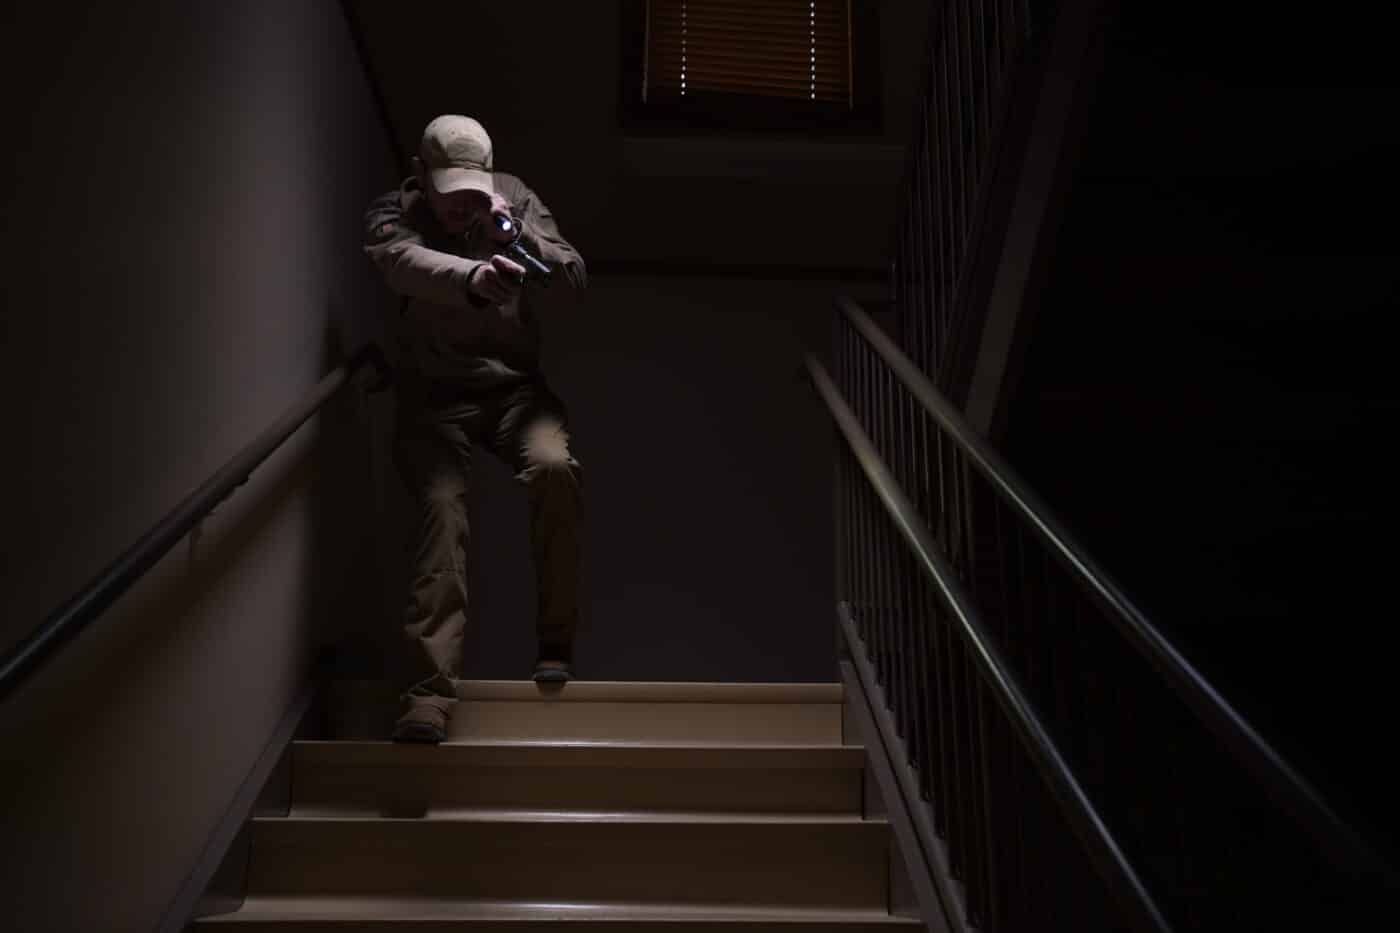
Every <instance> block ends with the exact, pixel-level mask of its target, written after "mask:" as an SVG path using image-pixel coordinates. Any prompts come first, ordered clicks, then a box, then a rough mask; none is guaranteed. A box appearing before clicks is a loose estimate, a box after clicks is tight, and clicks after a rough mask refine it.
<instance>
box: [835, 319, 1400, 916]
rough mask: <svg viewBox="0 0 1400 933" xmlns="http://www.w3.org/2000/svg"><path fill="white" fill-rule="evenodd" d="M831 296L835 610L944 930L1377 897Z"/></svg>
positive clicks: (1348, 831)
mask: <svg viewBox="0 0 1400 933" xmlns="http://www.w3.org/2000/svg"><path fill="white" fill-rule="evenodd" d="M838 308H839V311H840V313H839V314H838V315H837V327H838V334H837V338H836V343H835V364H834V365H835V367H836V371H837V375H836V377H835V378H834V379H833V378H832V377H831V376H830V375H828V374H827V372H826V370H825V369H824V368H823V367H822V365H821V364H820V363H819V362H818V361H817V360H816V359H815V358H814V357H810V356H809V357H808V368H809V371H810V372H811V375H812V378H813V380H814V381H815V383H816V385H817V387H818V390H819V391H820V393H821V394H822V396H823V397H824V399H825V401H826V403H827V405H828V407H829V408H830V410H831V413H832V416H833V418H834V419H835V421H836V424H837V426H838V427H839V428H840V431H841V433H842V435H843V436H844V438H845V441H846V443H845V444H843V445H840V452H839V456H838V464H837V521H838V525H837V534H838V554H837V567H838V578H837V592H838V623H839V627H840V629H841V631H842V632H843V633H844V636H845V640H846V642H847V644H848V646H849V648H850V653H851V656H852V657H853V659H855V661H856V665H855V666H856V667H857V669H858V670H860V671H861V672H862V687H863V688H864V689H865V690H866V692H867V695H868V696H871V697H876V698H878V700H877V701H876V702H877V703H878V704H883V706H884V707H885V708H886V709H887V711H888V714H889V715H888V716H887V717H886V722H887V723H888V728H889V729H892V730H893V732H894V734H893V735H882V740H883V741H884V743H885V745H886V746H887V747H889V748H898V749H900V750H901V751H902V752H903V753H904V756H905V760H906V761H907V765H904V766H903V768H902V771H903V775H902V778H901V782H902V789H903V794H902V796H903V797H904V798H905V800H904V803H905V804H906V806H907V807H908V808H909V810H910V812H911V813H915V814H916V817H915V822H916V824H921V825H916V827H915V828H916V829H917V830H919V837H920V841H921V845H922V846H923V847H924V848H925V850H926V853H932V852H934V851H935V850H942V851H946V856H945V857H943V858H942V859H941V860H940V858H938V857H930V858H928V860H927V864H929V865H931V866H932V865H936V864H940V863H941V864H944V865H946V866H947V870H948V871H949V872H950V873H951V875H952V878H951V879H943V880H942V882H941V888H942V890H943V892H944V895H945V896H944V898H943V900H944V901H945V903H946V902H947V901H948V899H949V898H948V896H947V894H948V892H953V893H954V894H955V895H957V896H955V897H954V901H955V903H954V904H953V905H952V907H953V909H952V910H950V911H949V913H950V915H951V917H952V918H953V926H954V927H955V928H959V929H973V928H976V929H985V930H1019V929H1047V928H1054V929H1060V928H1077V929H1108V928H1119V927H1121V926H1122V925H1123V924H1124V922H1126V923H1127V924H1128V925H1129V927H1130V928H1131V929H1143V930H1163V929H1169V928H1171V927H1176V928H1180V929H1215V928H1221V927H1222V926H1224V925H1228V923H1229V918H1231V917H1236V916H1238V915H1239V911H1241V910H1243V909H1252V910H1255V912H1256V914H1258V913H1259V912H1260V911H1259V909H1258V908H1257V906H1256V907H1246V906H1245V905H1260V904H1272V905H1274V908H1275V909H1278V910H1279V911H1281V914H1280V915H1281V916H1284V917H1287V916H1289V911H1297V912H1298V916H1302V915H1303V913H1305V910H1306V909H1307V908H1306V904H1305V902H1308V903H1312V904H1313V906H1314V907H1315V908H1316V909H1317V910H1318V911H1319V913H1320V914H1322V915H1325V914H1326V912H1327V910H1328V909H1329V908H1328V905H1329V904H1332V903H1338V902H1339V901H1338V900H1337V899H1339V898H1340V899H1346V898H1352V897H1354V896H1356V895H1358V894H1365V893H1367V892H1373V891H1375V890H1377V887H1378V886H1377V882H1378V881H1379V882H1380V885H1379V886H1381V887H1387V888H1389V889H1391V890H1396V874H1395V872H1394V869H1393V868H1391V867H1390V866H1388V865H1386V864H1385V862H1384V861H1383V860H1382V859H1381V858H1380V857H1379V856H1377V855H1376V853H1375V852H1374V850H1373V849H1372V848H1371V847H1370V846H1369V845H1368V843H1367V842H1366V841H1365V840H1364V839H1363V838H1362V837H1361V836H1360V835H1358V834H1357V833H1356V831H1355V830H1353V829H1352V828H1351V827H1350V826H1348V825H1347V823H1346V822H1345V821H1343V820H1342V819H1340V818H1339V817H1338V815H1337V814H1336V813H1335V812H1334V811H1333V810H1332V808H1330V807H1329V806H1328V804H1327V803H1326V802H1325V801H1324V800H1323V798H1322V797H1321V796H1320V795H1319V794H1318V793H1317V792H1316V790H1314V789H1313V788H1312V787H1311V786H1310V785H1309V784H1308V782H1307V781H1306V780H1304V778H1303V777H1302V776H1301V775H1299V774H1298V773H1297V771H1296V770H1294V769H1293V768H1292V767H1291V766H1289V765H1288V763H1287V762H1285V761H1284V760H1283V758H1282V757H1281V756H1280V755H1279V754H1278V753H1277V752H1276V751H1275V750H1274V749H1273V748H1272V747H1270V745H1269V744H1268V743H1267V742H1266V741H1265V740H1264V739H1263V738H1262V737H1261V736H1260V735H1259V734H1258V733H1257V732H1256V731H1255V730H1254V729H1253V728H1252V727H1251V726H1250V725H1249V724H1248V723H1247V722H1246V721H1245V719H1244V718H1243V717H1242V716H1241V715H1240V714H1239V713H1238V712H1237V711H1236V710H1235V709H1234V708H1233V707H1231V705H1230V704H1229V703H1228V702H1227V701H1226V700H1225V699H1224V698H1223V697H1222V696H1221V695H1220V693H1219V692H1218V691H1217V690H1215V689H1214V688H1213V687H1212V686H1211V685H1210V684H1209V683H1208V682H1207V681H1206V680H1205V678H1203V677H1202V676H1201V674H1200V673H1199V672H1198V671H1197V670H1196V669H1195V668H1193V667H1192V666H1191V664H1190V663H1188V662H1187V660H1186V659H1185V658H1184V657H1183V656H1182V655H1181V654H1180V652H1178V651H1177V650H1176V649H1175V648H1174V647H1173V645H1172V644H1171V643H1170V642H1169V641H1168V639H1167V638H1165V637H1164V636H1163V635H1162V633H1161V632H1160V631H1159V630H1158V629H1157V628H1156V627H1155V626H1153V625H1152V624H1151V623H1150V622H1149V621H1148V620H1147V618H1146V617H1145V616H1144V614H1143V613H1142V612H1141V611H1140V610H1138V609H1137V608H1136V607H1135V606H1134V605H1133V603H1132V602H1131V601H1130V600H1129V599H1128V598H1127V597H1126V596H1125V595H1124V593H1123V591H1122V590H1121V588H1120V587H1118V586H1117V585H1116V584H1115V583H1114V582H1113V580H1112V579H1111V578H1110V577H1109V576H1108V575H1107V574H1106V573H1105V572H1104V571H1103V569H1102V568H1101V567H1100V566H1099V565H1098V564H1097V563H1096V562H1094V561H1093V560H1092V559H1091V558H1090V557H1089V556H1088V555H1087V553H1086V552H1085V550H1084V549H1083V547H1081V546H1080V545H1079V544H1078V543H1077V542H1076V541H1075V540H1074V539H1073V537H1072V536H1071V535H1070V534H1069V532H1068V531H1067V530H1066V529H1065V527H1064V525H1063V524H1062V523H1061V522H1059V521H1058V520H1057V519H1055V518H1054V516H1053V515H1052V513H1051V512H1050V511H1049V509H1048V508H1047V507H1046V506H1045V505H1044V503H1043V502H1041V501H1040V500H1039V499H1038V498H1037V497H1036V496H1035V495H1034V493H1032V492H1031V491H1030V490H1029V488H1028V487H1027V486H1026V484H1025V483H1024V482H1023V481H1021V480H1020V479H1019V478H1018V477H1017V476H1016V474H1015V473H1014V472H1013V471H1012V470H1011V469H1010V468H1009V467H1008V466H1007V464H1006V463H1005V462H1004V461H1003V460H1002V459H1001V458H1000V456H998V455H997V454H996V452H995V451H994V450H992V449H991V447H990V446H989V445H988V444H987V443H986V442H985V441H983V440H982V439H981V438H980V437H979V436H978V435H977V434H976V433H975V432H974V431H972V430H971V429H970V427H969V426H968V425H967V423H966V422H965V420H964V419H963V418H962V416H961V415H960V414H959V413H958V412H957V411H956V409H955V408H954V407H953V406H952V405H951V404H950V403H949V402H948V401H947V399H946V398H944V397H943V396H942V394H941V393H940V392H939V391H938V390H937V389H936V388H935V387H934V386H933V385H932V383H931V382H930V381H929V380H928V378H927V377H926V376H925V375H924V374H923V373H922V372H921V371H920V369H919V367H918V366H917V365H916V364H915V363H914V362H913V361H912V360H911V359H909V357H907V356H906V355H904V353H902V352H901V351H900V349H899V348H898V347H897V346H896V345H895V343H894V341H893V340H891V339H890V338H889V337H888V336H886V334H885V333H884V332H883V331H881V329H880V328H879V326H878V325H876V324H875V323H874V322H873V321H872V320H871V319H870V318H869V317H867V316H866V315H865V314H864V313H863V312H862V311H861V310H860V309H859V308H858V307H857V306H856V305H855V304H854V303H853V302H851V301H849V300H848V299H844V298H843V299H840V300H839V301H838ZM862 476H863V477H864V478H863V479H862ZM1183 576H1185V574H1183ZM998 711H999V712H1000V714H1001V715H1000V716H998V715H996V713H997V712H998ZM883 731H884V730H882V732H883ZM896 770H901V769H900V766H899V765H896ZM1028 774H1038V775H1039V778H1040V780H1039V781H1033V780H1028V778H1027V775H1028ZM1085 854H1087V856H1088V858H1087V860H1086V858H1085ZM1090 869H1092V870H1090ZM1105 886H1106V887H1107V889H1108V891H1109V892H1110V894H1111V895H1112V897H1111V899H1109V898H1104V897H1103V893H1104V888H1105ZM1281 890H1286V891H1287V892H1288V895H1287V897H1286V898H1283V897H1281V896H1280V893H1279V892H1280V891H1281ZM1309 898H1311V899H1312V901H1308V899H1309ZM1112 904H1116V905H1117V912H1116V913H1114V912H1106V910H1109V908H1110V907H1111V905H1112ZM1265 912H1266V911H1265ZM1169 924H1170V926H1169Z"/></svg>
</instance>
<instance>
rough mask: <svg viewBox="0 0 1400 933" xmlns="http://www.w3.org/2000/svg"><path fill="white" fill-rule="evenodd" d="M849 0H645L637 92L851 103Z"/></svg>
mask: <svg viewBox="0 0 1400 933" xmlns="http://www.w3.org/2000/svg"><path fill="white" fill-rule="evenodd" d="M851 71H852V68H851V10H850V0H647V22H646V62H645V66H644V81H643V86H642V99H643V100H644V101H648V102H650V101H654V100H656V99H659V98H660V99H676V98H688V97H693V96H696V95H697V94H699V95H706V94H725V95H740V96H745V97H760V98H786V99H790V100H793V101H794V102H796V101H798V100H809V101H819V102H821V103H824V104H827V105H831V104H838V105H845V106H846V107H851V106H853V104H854V94H853V90H852V86H851V85H852V82H851Z"/></svg>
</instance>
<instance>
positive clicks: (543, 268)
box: [491, 214, 550, 285]
mask: <svg viewBox="0 0 1400 933" xmlns="http://www.w3.org/2000/svg"><path fill="white" fill-rule="evenodd" d="M491 219H492V221H493V222H494V223H495V224H496V229H498V230H500V231H501V232H502V233H509V234H510V235H511V236H512V237H513V239H512V240H511V241H510V243H508V244H506V248H505V251H506V252H507V253H509V254H510V256H511V258H512V259H515V260H517V261H518V262H519V263H520V264H521V265H522V266H524V267H525V278H526V279H527V280H528V279H529V278H531V277H534V278H535V279H537V280H538V281H539V282H540V283H541V284H543V285H548V284H549V275H550V268H549V266H547V265H545V264H544V263H542V262H540V260H539V259H537V258H536V257H534V256H532V255H531V254H530V251H529V250H527V249H526V248H525V244H523V243H521V242H520V234H521V229H520V225H519V224H518V223H516V222H515V218H513V217H511V216H510V215H508V214H493V215H492V216H491Z"/></svg>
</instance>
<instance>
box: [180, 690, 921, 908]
mask: <svg viewBox="0 0 1400 933" xmlns="http://www.w3.org/2000/svg"><path fill="white" fill-rule="evenodd" d="M336 687H337V689H335V690H333V691H332V692H331V696H332V697H333V699H332V701H331V702H332V704H333V706H334V710H333V712H334V715H333V717H332V720H333V722H334V725H333V727H332V734H334V735H336V736H337V740H336V741H297V742H295V743H293V746H292V749H291V806H290V809H289V813H288V815H287V816H285V817H257V818H255V819H254V820H253V826H252V835H251V840H252V842H251V854H250V857H249V865H248V874H247V897H246V899H245V901H244V904H243V906H242V908H241V909H239V910H237V911H234V912H232V913H225V914H218V915H214V916H208V917H204V918H201V919H199V920H197V921H195V922H194V923H192V924H191V925H190V927H189V930H190V931H208V930H216V929H224V928H228V929H236V930H239V931H244V933H251V931H256V930H264V929H266V930H296V931H300V933H317V931H348V930H395V931H419V930H446V929H471V930H505V929H509V930H513V931H518V933H524V931H526V930H535V929H545V928H547V927H554V926H557V925H558V924H560V923H568V924H571V925H575V926H577V925H584V926H586V927H587V929H588V930H590V931H600V933H602V931H612V930H629V931H640V930H651V929H658V930H669V929H685V930H701V929H704V930H712V929H713V930H720V929H722V930H726V931H735V933H739V931H760V930H769V929H777V928H779V927H781V928H782V929H783V930H787V931H791V933H798V931H833V933H834V931H842V933H859V931H866V930H873V929H876V928H877V927H878V928H880V929H891V928H901V927H902V928H907V929H914V928H917V927H920V926H922V924H921V923H920V921H919V920H918V919H917V918H915V917H905V916H895V915H893V914H891V912H890V908H889V905H890V903H891V893H890V892H891V876H892V871H897V870H899V869H898V868H897V863H895V866H896V867H895V868H892V865H891V854H892V849H891V838H892V837H891V832H890V824H889V823H888V821H886V820H884V819H866V818H865V816H864V813H863V809H864V804H863V801H864V787H863V777H864V768H865V751H864V749H863V748H862V747H861V746H859V745H851V744H846V743H845V742H844V741H843V699H844V698H843V687H842V685H841V684H839V683H831V684H756V683H621V682H596V683H590V682H573V683H569V684H565V685H560V686H554V687H549V686H545V685H537V684H535V683H533V682H517V681H461V682H459V683H458V696H459V699H460V702H459V703H458V704H457V706H456V708H455V709H454V711H453V716H452V721H451V726H450V730H449V736H448V741H447V742H446V743H444V744H443V745H439V746H425V745H396V744H393V743H390V742H387V741H383V740H382V738H380V737H382V736H385V735H387V734H388V726H389V723H390V722H391V721H392V713H393V710H394V704H393V691H392V689H390V688H389V686H388V685H385V684H375V683H371V682H355V683H341V684H337V685H336Z"/></svg>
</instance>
